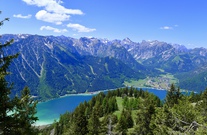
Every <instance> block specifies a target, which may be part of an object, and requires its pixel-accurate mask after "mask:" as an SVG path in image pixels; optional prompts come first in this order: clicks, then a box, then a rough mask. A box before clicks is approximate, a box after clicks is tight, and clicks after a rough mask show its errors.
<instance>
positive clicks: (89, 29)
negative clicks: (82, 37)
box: [67, 23, 96, 32]
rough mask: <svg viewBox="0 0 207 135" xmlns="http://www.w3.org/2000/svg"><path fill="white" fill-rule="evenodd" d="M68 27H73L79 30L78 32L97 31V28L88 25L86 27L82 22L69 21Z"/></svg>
mask: <svg viewBox="0 0 207 135" xmlns="http://www.w3.org/2000/svg"><path fill="white" fill-rule="evenodd" d="M67 27H69V28H72V29H73V30H75V31H78V32H93V31H96V29H91V28H87V27H85V26H83V25H80V24H72V23H69V24H68V25H67Z"/></svg>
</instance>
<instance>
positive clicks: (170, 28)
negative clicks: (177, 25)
mask: <svg viewBox="0 0 207 135" xmlns="http://www.w3.org/2000/svg"><path fill="white" fill-rule="evenodd" d="M160 29H162V30H172V29H173V27H170V26H163V27H160Z"/></svg>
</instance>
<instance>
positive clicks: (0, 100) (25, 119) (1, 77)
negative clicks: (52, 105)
mask: <svg viewBox="0 0 207 135" xmlns="http://www.w3.org/2000/svg"><path fill="white" fill-rule="evenodd" d="M0 13H1V12H0ZM8 20H9V19H8V18H5V19H4V20H2V21H0V26H2V25H3V23H4V22H5V21H8ZM13 41H14V40H10V41H7V42H5V43H4V44H2V43H0V134H3V135H10V134H11V135H13V134H19V135H22V134H23V135H24V134H36V132H35V129H33V128H32V124H33V123H34V122H35V121H36V120H37V117H35V116H34V115H35V113H36V104H37V102H33V100H31V97H30V95H29V94H30V92H29V89H27V88H25V89H24V90H23V92H22V96H21V97H20V98H19V97H17V96H16V97H14V98H11V97H10V93H11V90H12V84H10V83H8V82H7V81H6V79H5V77H6V76H7V75H9V72H8V71H7V70H8V68H9V65H10V64H11V62H12V60H13V59H14V58H17V57H18V53H17V54H15V55H8V56H4V50H5V49H6V48H7V47H9V46H10V45H11V44H12V43H13Z"/></svg>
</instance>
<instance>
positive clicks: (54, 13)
mask: <svg viewBox="0 0 207 135" xmlns="http://www.w3.org/2000/svg"><path fill="white" fill-rule="evenodd" d="M22 1H24V2H25V3H27V4H28V5H35V6H38V7H43V8H44V10H40V11H39V12H37V14H36V18H37V19H38V20H42V21H46V22H51V23H55V24H62V22H63V21H66V20H68V19H69V17H70V15H83V12H82V11H81V10H79V9H68V8H65V7H64V6H62V5H60V4H62V3H63V2H62V1H61V0H22ZM49 17H50V18H49ZM51 17H52V18H51ZM56 17H57V18H56ZM48 18H49V21H47V19H48Z"/></svg>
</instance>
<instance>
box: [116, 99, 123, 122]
mask: <svg viewBox="0 0 207 135" xmlns="http://www.w3.org/2000/svg"><path fill="white" fill-rule="evenodd" d="M116 102H117V105H118V108H119V110H118V111H115V112H114V115H116V116H117V117H118V119H119V118H120V116H121V112H122V110H123V104H122V102H123V99H122V97H116Z"/></svg>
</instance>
